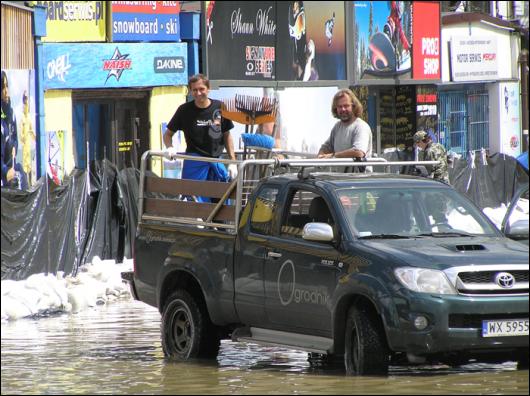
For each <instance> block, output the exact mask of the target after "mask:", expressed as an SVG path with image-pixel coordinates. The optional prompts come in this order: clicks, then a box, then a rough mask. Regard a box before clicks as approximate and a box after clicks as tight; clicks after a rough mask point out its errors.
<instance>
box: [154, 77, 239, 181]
mask: <svg viewBox="0 0 530 396" xmlns="http://www.w3.org/2000/svg"><path fill="white" fill-rule="evenodd" d="M188 89H189V90H190V92H191V95H192V96H193V101H191V102H187V103H184V104H182V105H181V106H179V108H178V109H177V111H176V112H175V114H174V115H173V117H172V118H171V121H169V124H168V125H167V129H166V132H165V133H164V144H165V145H166V147H167V151H168V153H169V154H170V156H172V155H174V154H176V149H175V148H174V147H172V142H171V138H172V136H173V134H174V133H175V132H176V131H178V130H181V131H183V132H184V137H185V139H186V154H188V155H194V156H201V157H212V158H218V157H219V156H220V155H221V154H222V153H223V149H224V148H226V151H227V153H228V156H229V157H230V159H232V160H235V159H236V156H235V152H234V143H233V140H232V136H231V135H230V130H231V129H232V128H233V127H234V124H233V123H232V121H230V120H229V119H226V118H223V117H222V116H221V102H220V101H218V100H215V99H210V98H209V97H208V93H209V91H210V81H209V80H208V78H207V77H206V76H204V75H202V74H197V75H195V76H192V77H191V78H190V79H189V82H188ZM228 174H229V175H230V178H234V177H236V176H237V166H236V165H235V164H231V165H229V167H228ZM182 178H183V179H196V180H220V181H227V179H228V175H227V174H226V168H225V167H224V166H223V165H222V164H219V163H207V162H197V161H184V166H183V169H182ZM225 179H226V180H225Z"/></svg>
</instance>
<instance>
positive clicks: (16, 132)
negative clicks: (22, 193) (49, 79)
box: [1, 69, 37, 190]
mask: <svg viewBox="0 0 530 396" xmlns="http://www.w3.org/2000/svg"><path fill="white" fill-rule="evenodd" d="M35 125H36V124H35V71H34V70H29V69H10V70H9V69H6V70H2V150H1V154H2V181H1V184H2V187H11V188H16V189H22V190H26V189H28V187H29V186H31V185H33V184H35V182H36V181H37V160H36V133H35Z"/></svg>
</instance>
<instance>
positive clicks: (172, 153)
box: [164, 146, 177, 160]
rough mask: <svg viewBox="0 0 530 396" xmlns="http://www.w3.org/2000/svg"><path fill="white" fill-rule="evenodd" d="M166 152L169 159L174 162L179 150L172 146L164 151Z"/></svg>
mask: <svg viewBox="0 0 530 396" xmlns="http://www.w3.org/2000/svg"><path fill="white" fill-rule="evenodd" d="M164 152H165V153H166V155H167V157H168V158H169V159H170V160H174V159H175V156H176V155H177V149H176V148H175V147H173V146H170V147H166V149H165V150H164Z"/></svg>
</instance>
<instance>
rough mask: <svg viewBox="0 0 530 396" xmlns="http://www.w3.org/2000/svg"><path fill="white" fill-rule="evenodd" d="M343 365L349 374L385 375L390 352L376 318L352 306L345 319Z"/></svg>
mask: <svg viewBox="0 0 530 396" xmlns="http://www.w3.org/2000/svg"><path fill="white" fill-rule="evenodd" d="M344 343H345V344H344V349H345V350H344V366H345V369H346V374H349V375H386V374H387V373H388V365H389V358H390V356H389V355H390V354H389V351H388V347H387V344H386V340H385V337H384V334H382V331H381V330H379V326H378V325H377V322H376V319H375V318H373V317H372V316H370V315H369V314H368V313H367V312H366V311H365V310H364V309H363V308H359V307H352V308H350V311H349V312H348V317H347V319H346V331H345V339H344Z"/></svg>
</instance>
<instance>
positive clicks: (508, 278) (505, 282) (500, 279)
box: [495, 272, 515, 289]
mask: <svg viewBox="0 0 530 396" xmlns="http://www.w3.org/2000/svg"><path fill="white" fill-rule="evenodd" d="M495 282H496V283H497V284H498V285H499V286H500V287H502V288H504V289H508V288H510V287H513V285H515V278H514V276H513V275H512V274H510V273H509V272H499V273H498V274H497V275H495Z"/></svg>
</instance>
